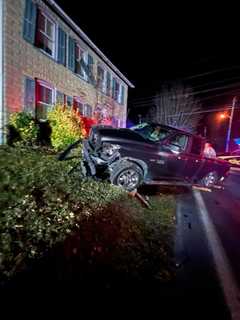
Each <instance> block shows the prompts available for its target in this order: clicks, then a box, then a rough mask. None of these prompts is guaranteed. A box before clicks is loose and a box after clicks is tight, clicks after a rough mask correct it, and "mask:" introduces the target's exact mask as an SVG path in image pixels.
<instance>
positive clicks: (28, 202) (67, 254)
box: [0, 146, 174, 283]
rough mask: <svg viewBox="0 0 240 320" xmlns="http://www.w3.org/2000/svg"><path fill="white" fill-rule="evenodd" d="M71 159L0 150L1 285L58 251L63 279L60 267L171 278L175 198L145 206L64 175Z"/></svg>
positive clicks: (117, 190)
mask: <svg viewBox="0 0 240 320" xmlns="http://www.w3.org/2000/svg"><path fill="white" fill-rule="evenodd" d="M74 161H75V160H73V161H57V160H56V157H55V156H53V155H51V154H45V153H44V152H43V151H42V150H41V149H40V148H35V149H34V150H33V149H32V148H30V147H15V148H12V147H7V146H2V147H0V208H1V212H0V283H1V282H5V281H6V280H7V279H10V278H13V277H14V276H15V275H16V273H18V272H19V271H22V270H25V269H26V267H29V266H31V264H32V262H33V261H37V259H39V258H41V257H43V256H44V255H45V254H46V253H48V252H50V251H51V252H52V251H54V250H55V247H56V246H57V247H58V248H60V251H61V255H62V256H63V257H64V258H63V259H62V258H61V257H60V258H59V256H57V257H54V259H59V261H60V262H61V261H64V264H65V265H63V267H62V266H61V263H62V262H61V263H60V264H59V263H57V266H58V270H57V273H58V274H61V273H62V277H63V278H65V277H67V276H68V275H66V270H70V271H69V273H70V274H71V276H70V277H74V275H75V272H76V273H79V272H80V273H81V274H82V275H81V276H83V277H84V276H85V274H84V273H85V272H90V273H91V276H90V278H91V277H92V274H93V273H94V274H95V273H96V274H97V273H98V272H99V270H103V271H104V270H110V274H114V275H115V278H118V276H119V275H120V274H121V275H122V274H123V275H124V277H125V275H126V276H127V277H131V278H134V277H135V278H139V277H140V278H141V277H143V276H146V275H147V276H154V277H155V276H156V275H157V277H158V278H161V279H169V278H171V273H170V271H169V270H170V267H169V265H170V261H171V255H172V242H173V241H172V239H173V234H174V201H173V198H172V197H171V196H161V195H160V196H158V197H157V199H155V201H153V202H152V206H153V210H150V209H144V208H142V206H141V205H140V203H138V202H136V200H135V199H131V198H129V196H128V194H127V193H126V192H124V191H123V190H122V189H121V188H119V187H116V186H112V185H110V184H109V183H107V182H97V181H94V180H93V179H85V180H81V179H80V177H79V173H78V172H76V173H75V174H74V175H69V174H68V172H69V171H70V170H71V168H72V167H73V166H74V165H75V163H74ZM54 261H55V260H54ZM57 261H58V260H57ZM61 268H62V269H61ZM62 270H63V271H62ZM86 270H87V271H86ZM64 273H65V274H64ZM69 273H68V274H69ZM106 274H108V272H106ZM100 276H101V275H100ZM76 277H77V276H76ZM107 282H109V279H107V280H106V283H107Z"/></svg>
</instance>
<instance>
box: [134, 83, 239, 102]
mask: <svg viewBox="0 0 240 320" xmlns="http://www.w3.org/2000/svg"><path fill="white" fill-rule="evenodd" d="M235 86H240V82H236V83H233V84H229V85H226V86H219V87H215V88H211V89H205V90H199V91H195V92H190V93H181V94H179V95H178V94H176V95H175V97H184V96H185V95H188V96H194V95H196V94H201V93H207V92H212V91H217V90H224V89H228V88H232V87H235ZM160 95H161V93H160V94H156V95H153V96H149V97H146V98H142V100H141V101H140V99H139V100H138V101H139V103H141V102H147V101H151V100H153V99H154V98H156V97H157V96H160ZM167 96H169V97H171V96H172V95H171V94H169V95H165V97H167ZM136 102H137V101H136Z"/></svg>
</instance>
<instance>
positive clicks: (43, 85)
mask: <svg viewBox="0 0 240 320" xmlns="http://www.w3.org/2000/svg"><path fill="white" fill-rule="evenodd" d="M36 93H37V96H36V100H37V118H38V119H40V120H45V119H47V112H48V111H49V110H50V109H51V108H52V106H53V104H54V102H55V101H54V88H53V87H52V86H51V84H50V83H48V82H46V81H43V80H37V90H36Z"/></svg>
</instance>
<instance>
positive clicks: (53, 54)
mask: <svg viewBox="0 0 240 320" xmlns="http://www.w3.org/2000/svg"><path fill="white" fill-rule="evenodd" d="M40 12H41V14H42V15H43V16H44V18H45V23H44V28H45V31H46V20H48V21H50V23H52V25H53V40H52V39H51V38H50V37H49V36H48V35H47V33H46V32H45V31H42V30H41V29H39V30H38V31H39V32H40V33H42V34H43V35H44V37H46V38H47V39H48V40H50V41H52V42H53V46H52V48H53V51H52V54H49V53H48V52H46V51H45V50H44V49H41V51H42V52H44V53H45V54H46V55H48V56H49V57H51V58H54V59H56V52H57V50H56V46H57V39H56V34H57V32H56V23H55V22H54V21H53V20H52V19H51V18H49V16H48V15H47V14H46V13H45V12H43V11H42V10H40Z"/></svg>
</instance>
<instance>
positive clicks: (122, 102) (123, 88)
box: [120, 85, 125, 104]
mask: <svg viewBox="0 0 240 320" xmlns="http://www.w3.org/2000/svg"><path fill="white" fill-rule="evenodd" d="M121 87H122V90H121V102H120V103H121V104H124V100H125V99H124V98H125V87H124V86H123V85H122V86H121Z"/></svg>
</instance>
